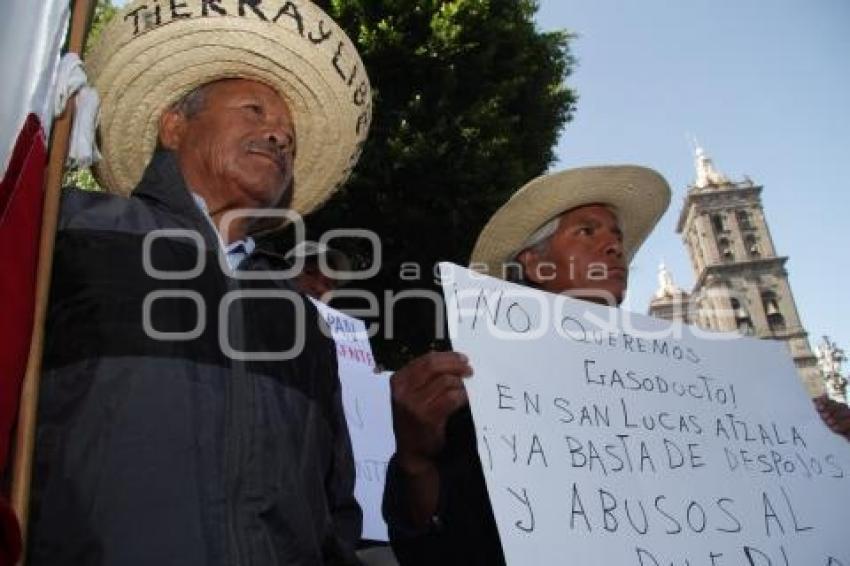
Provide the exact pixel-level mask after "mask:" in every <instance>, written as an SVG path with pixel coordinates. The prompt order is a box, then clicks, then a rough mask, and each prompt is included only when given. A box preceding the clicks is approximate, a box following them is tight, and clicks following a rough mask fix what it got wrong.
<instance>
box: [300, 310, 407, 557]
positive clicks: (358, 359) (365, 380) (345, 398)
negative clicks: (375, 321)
mask: <svg viewBox="0 0 850 566" xmlns="http://www.w3.org/2000/svg"><path fill="white" fill-rule="evenodd" d="M313 302H314V303H315V304H316V308H318V309H319V314H320V315H321V316H322V318H324V320H325V322H326V323H327V325H328V327H329V328H330V331H331V335H332V336H333V339H334V341H335V342H336V353H337V364H338V366H339V379H340V382H341V384H342V404H343V408H344V410H345V418H346V421H347V422H348V433H349V435H350V436H351V447H352V449H353V451H354V462H355V465H356V467H357V483H356V485H355V488H354V496H355V497H356V498H357V502H358V503H360V507H361V508H362V509H363V534H362V537H363V538H364V539H367V540H376V541H388V540H389V537H388V535H387V524H386V523H385V522H384V518H383V516H382V514H381V502H382V500H383V496H384V484H385V483H386V477H387V464H388V463H389V460H390V457H391V456H392V455H393V453H394V452H395V436H394V435H393V421H392V408H391V406H390V380H389V376H390V375H391V373H381V374H379V373H375V359H374V358H373V357H372V348H371V346H370V345H369V334H368V332H367V331H366V325H365V324H364V323H363V321H361V320H358V319H356V318H352V317H350V316H348V315H347V314H345V313H341V312H339V311H337V310H334V309H332V308H330V307H328V306H327V305H324V304H322V303H319V302H318V301H313Z"/></svg>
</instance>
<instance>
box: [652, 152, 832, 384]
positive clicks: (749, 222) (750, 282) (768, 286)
mask: <svg viewBox="0 0 850 566" xmlns="http://www.w3.org/2000/svg"><path fill="white" fill-rule="evenodd" d="M696 175H697V178H696V181H695V182H694V184H693V185H692V186H690V187H689V188H688V193H687V196H686V198H685V203H684V206H683V207H682V210H681V213H680V214H679V220H678V223H677V226H676V231H677V233H679V234H680V235H681V236H682V240H683V241H684V243H685V246H686V248H687V250H688V254H689V256H690V259H691V264H692V266H693V270H694V274H695V278H696V283H695V284H694V288H693V289H692V290H691V292H690V293H688V292H685V291H683V290H682V289H680V288H678V287H677V286H676V285H675V283H673V279H672V276H671V275H670V274H669V272H667V270H666V268H664V266H662V268H661V271H660V273H659V290H658V292H657V293H656V296H655V297H654V299H653V300H652V302H651V303H650V307H649V314H650V315H653V316H656V317H658V318H664V319H667V320H678V321H682V322H685V323H689V324H696V325H698V326H700V327H702V328H705V329H708V330H717V331H737V332H740V333H742V334H745V335H750V336H755V337H758V338H765V339H772V340H781V341H783V342H785V344H786V345H787V346H788V350H789V353H790V355H791V357H792V358H793V360H794V364H795V365H796V366H797V370H798V372H799V374H800V378H801V379H802V381H803V383H804V384H805V386H806V389H807V390H808V392H809V393H810V394H811V395H813V396H815V395H821V394H823V393H824V381H823V378H822V376H821V373H820V370H819V369H818V360H817V357H816V356H815V355H814V353H813V352H812V349H811V347H810V345H809V339H808V335H807V333H806V330H805V329H804V328H803V325H802V323H801V322H800V315H799V313H798V311H797V305H796V303H795V302H794V295H793V294H792V292H791V286H790V284H789V282H788V272H787V271H786V269H785V264H786V262H787V261H788V258H787V257H783V256H780V255H778V254H777V250H776V248H775V247H774V244H773V239H772V238H771V235H770V229H769V228H768V224H767V220H766V218H765V214H764V208H763V206H762V202H761V192H762V187H761V186H759V185H757V184H755V183H754V182H753V181H752V180H750V179H749V178H744V180H742V181H732V180H730V179H729V178H727V177H726V176H725V175H724V174H723V173H721V172H720V171H719V170H718V169H717V168H716V167H715V166H714V163H713V162H712V160H711V159H710V158H709V157H708V156H707V155H706V153H705V151H704V150H703V149H702V148H697V150H696Z"/></svg>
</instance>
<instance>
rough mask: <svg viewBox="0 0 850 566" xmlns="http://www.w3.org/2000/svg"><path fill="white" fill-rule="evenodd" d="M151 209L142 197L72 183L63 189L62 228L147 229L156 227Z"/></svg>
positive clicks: (145, 230)
mask: <svg viewBox="0 0 850 566" xmlns="http://www.w3.org/2000/svg"><path fill="white" fill-rule="evenodd" d="M151 213H152V210H151V209H150V207H149V206H148V204H147V203H145V202H143V201H142V200H141V199H137V198H133V197H126V196H123V195H117V194H113V193H108V192H103V191H86V190H82V189H78V188H75V187H68V188H65V189H63V191H62V201H61V204H60V208H59V225H58V230H60V231H62V230H97V231H99V230H105V231H122V232H123V231H126V232H140V233H144V232H147V231H149V230H150V229H151V228H153V227H154V226H153V225H152V224H153V222H152V221H151V218H150V215H151Z"/></svg>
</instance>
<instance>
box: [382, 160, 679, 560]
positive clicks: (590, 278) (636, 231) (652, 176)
mask: <svg viewBox="0 0 850 566" xmlns="http://www.w3.org/2000/svg"><path fill="white" fill-rule="evenodd" d="M669 202H670V188H669V187H668V185H667V182H666V181H665V180H664V179H663V178H662V177H661V175H659V174H658V173H656V172H655V171H652V170H650V169H646V168H643V167H636V166H607V167H586V168H580V169H572V170H568V171H563V172H561V173H555V174H552V175H545V176H543V177H539V178H537V179H535V180H533V181H531V182H530V183H528V184H527V185H525V186H524V187H522V188H521V189H520V190H519V191H517V192H516V193H515V194H514V195H513V196H512V197H511V198H510V200H509V201H508V202H507V203H506V204H505V205H504V206H502V207H501V208H500V209H499V210H498V211H497V212H496V213H495V214H494V215H493V217H492V218H491V219H490V221H489V222H488V223H487V225H486V226H485V227H484V230H483V231H482V232H481V234H480V236H479V237H478V242H477V243H476V245H475V249H474V251H473V253H472V259H471V264H472V265H473V267H481V268H485V270H486V272H487V273H488V274H490V275H494V276H497V277H502V278H508V279H512V280H515V281H517V282H521V283H523V284H525V285H528V286H531V287H535V288H538V289H541V290H544V291H550V292H553V293H567V294H570V295H572V296H575V297H577V298H581V299H585V300H590V301H594V302H601V303H604V304H609V305H614V306H615V305H619V304H620V303H621V302H622V300H623V298H624V296H625V293H626V287H627V282H628V264H629V261H630V260H631V258H632V257H633V256H634V254H635V252H636V251H637V250H638V248H639V247H640V245H641V244H642V243H643V242H644V240H645V239H646V237H647V236H648V235H649V233H650V232H651V231H652V229H653V227H654V226H655V224H656V223H657V222H658V220H659V218H661V215H662V214H663V213H664V211H665V210H666V209H667V206H668V204H669ZM471 375H472V368H471V367H470V366H469V363H468V360H467V358H466V357H465V356H464V355H463V354H460V353H453V352H432V353H430V354H427V355H425V356H422V357H420V358H417V359H415V360H413V361H412V362H410V363H409V364H408V365H407V366H405V367H404V368H403V369H401V370H400V371H398V372H396V373H395V374H394V375H393V377H392V380H391V389H392V397H393V417H394V428H395V435H396V453H395V456H393V459H392V461H391V463H390V467H389V470H388V474H387V488H386V490H385V492H384V514H385V516H386V519H387V522H388V524H389V528H390V538H391V540H392V544H393V549H394V550H395V552H396V555H397V556H398V558H399V562H400V563H401V564H402V565H410V564H422V565H425V564H441V565H443V566H446V565H449V564H457V565H465V566H469V565H473V566H474V565H478V564H480V565H481V566H485V565H486V566H493V565H497V564H504V561H505V560H504V556H503V555H502V548H501V544H500V542H499V536H498V532H497V530H496V523H495V520H494V518H493V511H492V509H491V507H490V501H489V498H488V496H487V490H486V487H485V484H484V475H483V472H482V470H481V464H480V462H479V460H478V455H477V449H476V446H475V444H476V443H475V430H474V427H473V424H472V415H471V412H470V410H469V406H468V400H467V397H466V391H465V389H464V387H463V380H464V378H467V377H469V376H471Z"/></svg>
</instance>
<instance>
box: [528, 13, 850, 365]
mask: <svg viewBox="0 0 850 566" xmlns="http://www.w3.org/2000/svg"><path fill="white" fill-rule="evenodd" d="M538 23H539V26H540V27H541V29H545V30H549V29H567V30H570V31H572V32H574V33H576V34H578V37H577V38H576V39H575V41H574V42H573V44H572V47H573V53H574V55H575V56H576V57H577V59H578V66H577V68H576V70H575V72H574V74H573V75H572V76H571V77H570V78H569V79H568V84H569V85H570V86H572V87H573V88H575V89H576V90H577V91H578V94H579V97H580V98H579V103H578V109H577V112H576V115H575V118H574V120H573V122H572V123H570V124H568V125H567V127H566V129H565V130H564V133H563V135H562V138H561V141H560V143H559V146H558V151H557V154H558V157H559V163H558V167H572V166H580V165H587V164H595V163H605V162H608V163H618V162H619V163H637V164H643V165H648V166H651V167H653V168H655V169H657V170H658V171H660V172H661V173H662V174H663V175H664V176H665V177H666V178H667V180H668V181H669V182H670V184H671V186H672V188H673V202H672V205H671V208H670V210H669V211H668V213H667V214H666V215H665V216H664V218H663V219H662V220H661V223H660V224H659V227H658V228H657V229H656V231H655V233H654V234H653V235H652V237H651V238H650V239H649V240H648V241H647V244H646V245H645V247H644V248H643V249H642V250H641V252H640V253H639V254H638V255H637V256H636V258H635V262H634V264H633V269H634V271H633V274H632V278H631V281H630V289H631V294H630V307H629V308H631V309H632V310H635V311H637V312H646V308H647V305H648V303H649V300H650V298H651V296H652V294H653V293H654V291H655V289H656V285H657V283H656V282H657V277H656V273H657V267H658V264H659V263H660V261H661V260H663V261H664V262H665V263H666V264H667V265H668V266H669V267H670V269H671V270H672V272H673V275H674V277H675V279H676V282H677V283H678V284H679V285H680V286H682V287H684V288H685V289H686V290H690V288H691V287H692V285H693V282H694V278H693V274H692V270H691V267H690V262H689V260H688V257H687V252H686V250H685V247H684V245H683V244H682V242H681V240H680V238H679V236H678V235H677V234H676V233H675V223H676V220H677V218H678V214H679V211H680V210H681V206H682V199H683V198H684V195H685V192H686V187H687V185H688V184H689V183H691V182H692V181H693V180H694V165H693V151H692V149H691V147H690V144H689V142H688V139H687V135H688V134H691V135H695V136H696V137H697V138H698V139H699V141H700V144H701V145H702V146H703V147H705V149H706V150H707V152H708V154H709V155H710V156H711V157H713V159H714V162H715V164H716V165H717V166H718V167H719V168H720V170H721V171H723V172H724V173H726V174H727V175H728V176H729V177H731V178H733V179H740V178H741V177H742V176H743V175H749V176H750V177H751V178H752V179H753V180H754V181H755V182H756V183H758V184H762V185H764V192H763V193H762V198H763V203H764V206H765V212H766V216H767V220H768V223H769V225H770V228H771V232H772V235H773V239H774V242H775V244H776V247H777V251H778V253H779V254H781V255H787V256H789V257H790V260H789V262H788V264H787V269H788V272H789V274H790V281H791V287H792V290H793V292H794V296H795V299H796V302H797V306H798V308H799V310H800V314H801V317H802V319H803V324H804V325H805V327H806V328H807V330H808V331H809V333H810V340H811V342H812V346H813V347H814V346H815V344H816V343H817V342H819V341H820V337H821V335H823V334H825V333H826V334H829V335H830V336H831V337H832V338H833V339H834V340H836V341H837V342H838V343H839V345H840V346H843V347H844V348H845V350H847V351H850V321H848V316H850V308H848V307H847V306H846V304H845V303H844V301H845V300H848V298H847V297H845V296H844V295H843V293H844V291H845V289H847V287H848V284H849V283H850V266H848V260H850V251H848V248H847V244H846V243H847V242H848V237H847V234H846V233H845V230H844V229H843V228H842V226H844V225H845V223H850V218H848V211H850V178H848V177H850V175H849V174H850V96H848V94H850V56H848V54H850V3H848V2H846V1H844V0H817V1H815V2H799V1H792V0H772V1H771V2H763V1H760V0H735V1H732V0H687V1H674V0H640V1H637V0H620V1H616V2H615V1H611V0H593V1H591V0H582V1H576V0H542V1H541V9H540V13H539V16H538ZM842 54H843V55H842Z"/></svg>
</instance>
